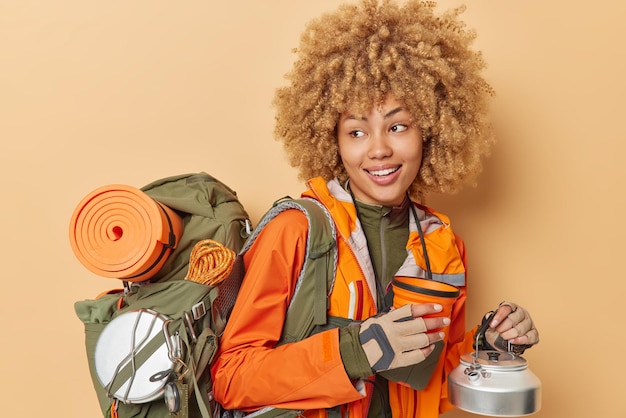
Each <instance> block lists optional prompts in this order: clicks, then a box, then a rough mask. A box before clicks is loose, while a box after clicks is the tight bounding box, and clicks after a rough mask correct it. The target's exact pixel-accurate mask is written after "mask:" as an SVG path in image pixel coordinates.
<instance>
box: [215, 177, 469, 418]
mask: <svg viewBox="0 0 626 418" xmlns="http://www.w3.org/2000/svg"><path fill="white" fill-rule="evenodd" d="M308 185H309V187H310V189H309V190H307V191H306V192H305V193H303V197H311V198H314V199H316V200H318V201H319V202H321V203H322V204H323V205H324V206H326V208H327V209H328V210H329V212H330V213H331V216H332V217H333V219H334V221H335V225H336V228H337V240H338V242H337V246H338V254H339V255H338V265H337V274H336V277H335V282H334V285H333V288H332V292H331V294H330V297H329V308H328V314H329V315H332V316H339V317H343V318H349V319H354V320H364V319H366V318H368V317H370V316H372V315H374V314H376V311H377V308H376V296H375V295H376V288H375V280H374V273H373V267H372V265H371V261H370V258H369V256H368V254H367V243H366V241H365V235H364V233H363V231H362V230H361V227H360V224H359V222H358V220H357V218H356V211H355V208H354V204H353V203H352V200H351V197H350V195H349V194H348V193H347V192H346V191H345V190H344V189H343V188H342V187H341V185H340V184H339V183H338V182H337V181H336V180H332V181H330V182H328V183H326V182H324V181H323V180H322V179H321V178H315V179H312V180H310V181H309V183H308ZM416 210H417V213H418V218H419V221H420V225H421V227H422V230H423V231H424V236H425V239H426V244H427V250H428V254H429V259H430V263H431V269H432V272H433V278H434V279H435V280H441V281H446V282H448V283H450V284H454V285H456V286H457V287H459V288H460V289H461V294H460V296H459V298H458V299H457V300H456V302H455V304H454V307H453V311H452V315H451V319H452V323H451V326H450V331H449V335H448V336H447V344H446V346H445V348H444V351H443V353H442V355H441V357H440V359H439V363H438V365H437V368H436V370H435V373H434V375H433V377H432V378H431V381H430V382H429V384H428V386H427V387H426V389H424V390H422V391H415V390H413V389H411V388H409V387H407V386H404V385H401V384H396V383H394V382H389V394H390V402H391V409H392V412H393V417H395V418H397V417H423V418H424V417H425V418H434V417H437V416H438V415H439V413H440V412H444V411H446V410H448V409H450V408H451V405H450V404H449V403H448V402H447V382H446V376H447V375H448V373H449V372H450V371H451V370H452V369H453V368H454V367H456V366H457V365H458V364H459V357H460V354H462V353H465V352H469V351H471V350H472V348H471V346H472V334H473V332H474V330H472V331H468V332H465V297H466V290H465V254H464V253H465V252H464V246H463V243H462V241H461V240H460V239H459V238H458V237H457V236H456V235H455V234H454V233H453V232H452V230H451V228H450V224H449V221H448V219H447V218H446V217H445V216H443V215H441V214H437V213H435V212H433V211H431V210H429V209H427V208H424V207H422V206H417V205H416ZM307 228H308V227H307V221H306V218H305V216H304V215H303V214H302V213H301V212H299V211H296V210H288V211H285V212H283V213H281V214H280V215H278V216H277V217H276V218H275V219H274V220H273V221H271V222H270V223H269V224H268V225H267V226H266V227H265V228H264V229H263V231H261V234H260V235H259V237H258V238H257V240H256V242H255V243H254V244H253V245H252V246H251V248H250V250H249V251H248V252H247V253H246V254H245V256H244V264H245V266H246V277H245V279H244V281H243V284H242V287H241V290H240V293H239V296H238V299H237V302H236V304H235V307H234V309H233V312H232V314H231V317H230V319H229V322H228V325H227V326H226V329H225V331H224V334H223V336H222V338H221V340H220V346H219V350H218V354H217V357H216V359H215V361H214V362H213V365H212V367H211V373H212V377H213V392H214V396H215V399H216V400H217V401H218V402H219V403H220V404H222V405H223V406H224V407H225V408H226V409H238V410H243V411H253V410H256V409H259V408H262V407H265V406H274V407H278V408H287V409H303V410H306V412H305V414H304V415H305V416H307V417H326V416H327V414H326V411H325V408H331V407H334V406H337V405H342V410H343V411H344V412H345V413H346V414H347V416H349V417H351V418H358V417H365V416H367V410H368V408H369V400H370V397H371V387H370V385H369V384H367V383H366V382H364V381H360V380H359V381H354V380H351V379H350V377H349V376H348V375H347V374H346V371H345V369H344V367H343V362H342V360H341V356H340V352H339V335H338V334H339V333H338V330H337V329H332V330H328V331H324V332H321V333H319V334H315V335H313V336H311V337H309V338H306V339H305V340H303V341H299V342H295V343H290V344H284V345H280V346H276V344H277V343H278V341H279V340H280V338H281V333H282V326H283V323H284V322H285V316H286V311H287V307H288V305H289V301H290V300H291V297H292V295H293V293H294V286H295V282H296V279H297V278H298V276H299V274H300V268H301V266H302V264H303V261H304V252H305V246H306V237H307ZM410 229H411V232H410V236H409V242H408V243H407V262H405V263H404V265H403V266H402V268H401V271H400V272H399V274H400V273H401V274H402V275H403V276H413V277H424V269H425V263H424V257H423V254H422V247H421V244H420V241H419V235H418V234H417V228H416V224H415V220H413V219H412V220H411V221H410Z"/></svg>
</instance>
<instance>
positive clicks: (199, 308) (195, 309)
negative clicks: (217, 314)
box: [191, 300, 206, 321]
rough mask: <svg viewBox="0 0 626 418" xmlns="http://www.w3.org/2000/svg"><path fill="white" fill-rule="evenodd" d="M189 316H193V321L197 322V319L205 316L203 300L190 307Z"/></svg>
mask: <svg viewBox="0 0 626 418" xmlns="http://www.w3.org/2000/svg"><path fill="white" fill-rule="evenodd" d="M191 314H192V315H193V319H194V321H197V320H198V319H200V318H202V317H203V316H204V315H206V306H205V305H204V301H203V300H201V301H200V302H198V303H196V304H195V305H193V306H192V307H191Z"/></svg>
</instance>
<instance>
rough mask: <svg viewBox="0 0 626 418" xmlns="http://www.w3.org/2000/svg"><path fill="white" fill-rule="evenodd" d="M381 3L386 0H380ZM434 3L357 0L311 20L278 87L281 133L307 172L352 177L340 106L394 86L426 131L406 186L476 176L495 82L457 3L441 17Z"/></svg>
mask: <svg viewBox="0 0 626 418" xmlns="http://www.w3.org/2000/svg"><path fill="white" fill-rule="evenodd" d="M379 3H380V4H379ZM435 7H436V3H435V2H431V1H419V0H409V1H407V2H406V3H405V4H404V5H401V4H398V3H397V2H395V1H394V0H381V1H379V0H360V2H359V3H358V4H344V5H342V6H340V7H339V8H338V9H337V10H336V11H334V12H329V13H326V14H324V15H322V16H321V17H319V18H317V19H314V20H312V21H311V22H310V23H309V24H308V25H307V26H306V28H305V31H304V32H303V34H302V36H301V39H300V46H299V48H297V49H295V50H294V52H295V53H296V54H297V58H296V61H295V63H294V65H293V68H292V70H291V71H290V72H289V73H287V75H286V76H285V78H286V79H287V80H288V81H289V84H288V85H287V86H284V87H281V88H279V89H277V91H276V95H275V97H274V102H273V104H274V106H275V108H276V125H275V135H276V139H277V140H279V141H282V142H283V146H284V149H285V151H286V154H287V157H288V161H289V163H290V164H291V165H292V166H293V167H297V168H298V169H299V177H300V178H301V179H303V180H306V179H309V178H312V177H316V176H321V177H323V178H324V179H326V180H330V179H332V178H333V177H338V178H339V179H340V180H346V179H347V174H346V171H345V169H344V167H343V164H342V162H341V157H340V155H339V148H338V144H337V136H336V125H337V122H338V118H339V115H340V114H341V113H343V112H346V111H348V110H350V111H356V112H363V113H365V112H366V111H367V110H368V109H370V108H372V106H376V105H380V104H382V103H383V102H384V99H385V98H386V97H387V96H388V95H391V96H393V97H395V98H396V99H397V100H398V101H400V102H401V103H403V104H404V105H405V106H406V108H407V110H408V111H409V113H410V114H411V118H412V122H413V123H415V124H416V125H417V126H419V128H420V129H421V132H422V137H423V141H424V148H423V157H422V165H421V168H420V171H419V173H418V175H417V177H416V178H415V181H414V182H413V184H412V186H411V187H410V190H409V193H410V194H411V195H412V196H413V197H423V196H424V194H425V193H428V192H437V193H451V192H456V191H458V190H459V189H460V188H461V186H462V185H463V184H467V183H473V182H474V181H475V177H476V176H477V175H478V173H479V172H480V171H481V170H482V161H481V160H482V156H484V155H487V154H488V153H489V150H490V147H491V144H492V142H493V135H492V131H491V128H490V125H489V123H488V120H487V113H488V105H489V98H490V96H492V94H493V90H492V88H491V87H490V86H489V84H488V83H487V82H486V81H485V80H484V79H483V78H482V76H481V75H480V73H481V71H482V70H483V69H484V68H485V62H484V60H483V58H482V55H481V53H480V52H476V51H473V50H471V49H470V44H471V43H472V42H473V41H474V39H475V38H476V33H475V32H474V31H470V30H467V29H466V28H465V24H464V23H463V22H461V21H459V20H458V15H459V14H461V13H462V12H463V10H464V8H463V7H459V8H457V9H454V10H450V11H447V12H445V13H443V14H441V15H440V16H436V15H435V13H434V9H435Z"/></svg>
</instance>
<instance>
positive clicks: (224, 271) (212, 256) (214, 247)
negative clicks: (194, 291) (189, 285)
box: [185, 239, 236, 286]
mask: <svg viewBox="0 0 626 418" xmlns="http://www.w3.org/2000/svg"><path fill="white" fill-rule="evenodd" d="M235 257H236V253H235V252H234V251H233V250H231V249H230V248H228V247H225V246H224V245H222V244H220V243H219V242H217V241H213V240H211V239H205V240H202V241H199V242H198V243H197V244H196V245H194V247H193V249H192V250H191V255H190V256H189V270H188V271H187V276H186V277H185V280H192V281H194V282H198V283H203V284H206V285H209V286H215V285H217V284H219V283H221V282H222V281H223V280H224V279H225V278H226V277H228V275H229V274H230V272H231V271H232V270H233V265H234V264H235Z"/></svg>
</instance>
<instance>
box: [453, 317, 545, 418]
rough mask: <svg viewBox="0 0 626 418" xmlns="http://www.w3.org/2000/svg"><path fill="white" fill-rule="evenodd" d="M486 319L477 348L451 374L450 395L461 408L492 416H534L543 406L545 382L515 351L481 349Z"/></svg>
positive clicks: (463, 356)
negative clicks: (542, 398) (542, 394)
mask: <svg viewBox="0 0 626 418" xmlns="http://www.w3.org/2000/svg"><path fill="white" fill-rule="evenodd" d="M488 326H489V321H488V320H486V321H485V322H484V324H483V325H482V326H481V327H480V329H479V330H478V331H477V332H476V351H475V352H472V353H465V354H463V355H461V364H459V365H458V366H457V367H456V368H455V369H454V370H452V372H451V373H450V375H449V376H448V396H449V399H450V402H451V403H452V404H453V405H454V406H456V407H457V408H459V409H461V410H464V411H467V412H471V413H474V414H479V415H487V416H492V417H518V416H524V415H531V414H534V413H535V412H537V411H539V409H540V408H541V381H540V380H539V378H538V377H537V376H536V375H535V374H533V372H531V371H530V369H529V368H528V363H527V361H526V360H525V359H524V358H522V357H521V356H519V355H516V354H515V353H513V352H512V351H511V350H510V348H509V351H508V352H501V351H495V350H493V351H491V350H479V349H478V341H479V338H480V336H481V335H482V334H484V332H485V331H486V329H487V327H488Z"/></svg>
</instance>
